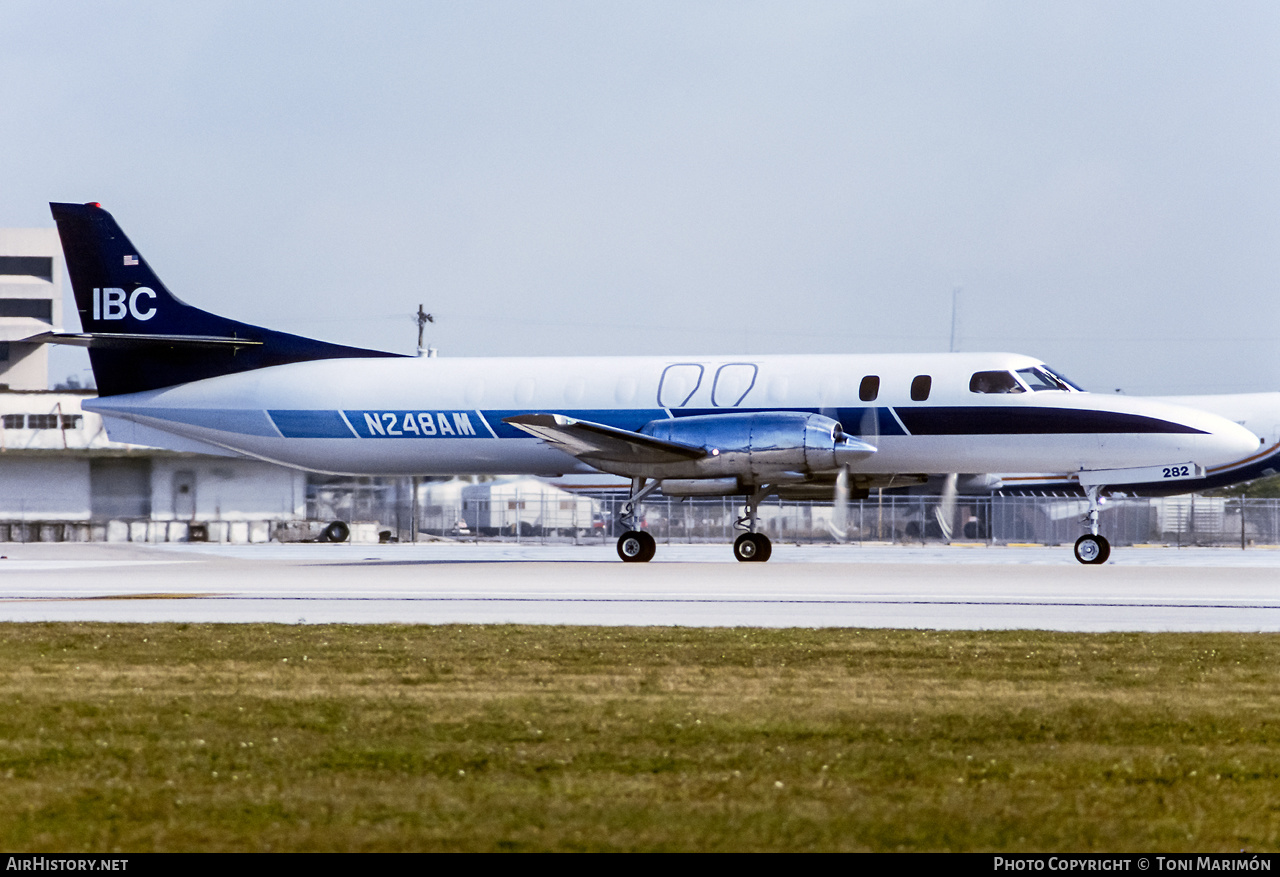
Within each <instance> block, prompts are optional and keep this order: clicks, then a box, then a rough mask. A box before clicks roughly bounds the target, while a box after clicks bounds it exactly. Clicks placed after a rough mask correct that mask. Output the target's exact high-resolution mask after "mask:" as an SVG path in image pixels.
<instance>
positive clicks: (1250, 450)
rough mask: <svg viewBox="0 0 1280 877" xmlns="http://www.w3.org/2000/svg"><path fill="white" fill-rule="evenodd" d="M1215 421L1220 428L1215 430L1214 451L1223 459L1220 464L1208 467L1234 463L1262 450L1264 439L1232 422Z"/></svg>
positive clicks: (1211, 464)
mask: <svg viewBox="0 0 1280 877" xmlns="http://www.w3.org/2000/svg"><path fill="white" fill-rule="evenodd" d="M1215 419H1216V420H1217V421H1218V422H1219V426H1218V428H1215V429H1214V430H1213V444H1214V450H1215V451H1216V452H1217V453H1219V454H1220V455H1221V456H1222V457H1223V459H1222V460H1221V461H1220V462H1219V463H1216V464H1215V463H1209V464H1208V465H1210V466H1213V465H1221V464H1222V463H1232V462H1235V461H1236V460H1242V459H1244V458H1245V457H1252V456H1253V455H1254V454H1256V453H1258V451H1259V450H1261V448H1262V439H1260V438H1258V437H1257V436H1256V435H1254V434H1253V433H1252V432H1250V431H1249V430H1247V429H1245V428H1244V427H1243V426H1241V425H1240V424H1238V423H1233V422H1232V421H1230V420H1226V419H1224V418H1215Z"/></svg>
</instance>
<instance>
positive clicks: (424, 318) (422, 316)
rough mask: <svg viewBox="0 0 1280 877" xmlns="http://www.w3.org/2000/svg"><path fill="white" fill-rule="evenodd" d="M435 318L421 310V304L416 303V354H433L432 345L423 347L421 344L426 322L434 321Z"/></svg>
mask: <svg viewBox="0 0 1280 877" xmlns="http://www.w3.org/2000/svg"><path fill="white" fill-rule="evenodd" d="M435 321H436V318H435V317H433V316H432V315H431V314H428V313H427V312H426V311H425V310H423V308H422V305H421V304H419V305H418V356H435V355H436V349H435V348H434V347H427V348H424V347H423V346H422V330H423V329H425V328H426V326H427V323H434V322H435Z"/></svg>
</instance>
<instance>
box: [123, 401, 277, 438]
mask: <svg viewBox="0 0 1280 877" xmlns="http://www.w3.org/2000/svg"><path fill="white" fill-rule="evenodd" d="M129 413H131V414H139V415H141V416H143V417H153V418H155V419H156V420H168V421H170V422H172V423H185V424H188V425H189V426H199V427H203V428H204V429H216V430H219V431H221V432H234V433H239V434H240V435H266V436H271V437H272V438H274V437H275V435H276V431H275V430H274V429H272V428H271V421H269V420H267V413H266V412H265V411H261V410H256V409H248V408H130V409H129Z"/></svg>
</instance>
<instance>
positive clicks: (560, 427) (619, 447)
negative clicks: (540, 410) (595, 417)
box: [503, 414, 708, 465]
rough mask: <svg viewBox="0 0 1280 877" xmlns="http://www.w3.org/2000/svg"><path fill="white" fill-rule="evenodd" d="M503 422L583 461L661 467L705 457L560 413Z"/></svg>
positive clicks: (693, 450) (696, 451)
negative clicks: (665, 464) (664, 464)
mask: <svg viewBox="0 0 1280 877" xmlns="http://www.w3.org/2000/svg"><path fill="white" fill-rule="evenodd" d="M503 423H509V424H511V425H512V426H514V427H516V428H517V429H522V430H524V431H525V432H527V433H529V435H531V436H534V437H536V438H540V439H542V440H543V441H545V442H546V443H547V444H549V445H551V446H552V447H554V448H557V449H559V450H562V451H564V452H565V453H567V454H572V455H573V456H575V457H577V458H578V459H580V460H583V461H584V462H591V461H595V460H599V461H607V462H612V463H641V464H645V465H661V464H663V463H683V462H686V461H689V460H700V459H702V458H703V457H706V456H707V455H708V451H706V450H705V449H704V448H695V447H691V446H689V445H684V444H678V443H676V442H670V441H663V440H662V439H655V438H651V437H650V436H647V435H641V434H640V433H638V432H631V431H630V430H626V429H618V428H617V427H614V426H605V425H603V424H600V423H591V422H590V421H588V420H575V419H574V418H572V417H565V416H564V415H563V414H518V415H516V416H515V417H507V418H505V419H504V420H503Z"/></svg>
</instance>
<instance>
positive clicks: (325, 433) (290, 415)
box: [267, 410, 355, 439]
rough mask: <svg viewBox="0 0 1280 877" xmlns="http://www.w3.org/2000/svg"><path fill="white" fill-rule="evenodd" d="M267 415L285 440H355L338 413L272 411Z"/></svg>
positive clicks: (349, 428)
mask: <svg viewBox="0 0 1280 877" xmlns="http://www.w3.org/2000/svg"><path fill="white" fill-rule="evenodd" d="M267 413H268V414H270V415H271V420H272V422H274V423H275V425H276V429H278V430H280V434H281V435H282V436H284V437H285V438H348V439H349V438H355V434H354V433H352V432H351V427H349V426H347V422H346V421H345V420H343V419H342V414H341V413H339V412H337V411H323V410H321V411H308V410H297V411H281V410H272V411H269V412H267Z"/></svg>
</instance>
